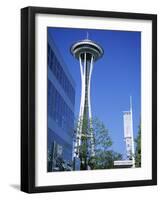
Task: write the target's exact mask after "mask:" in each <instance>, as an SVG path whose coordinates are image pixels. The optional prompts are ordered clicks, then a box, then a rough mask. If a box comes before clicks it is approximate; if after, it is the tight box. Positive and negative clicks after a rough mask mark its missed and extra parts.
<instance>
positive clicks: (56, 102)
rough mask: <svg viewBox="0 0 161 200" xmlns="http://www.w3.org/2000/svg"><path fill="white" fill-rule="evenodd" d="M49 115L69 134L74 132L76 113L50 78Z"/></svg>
mask: <svg viewBox="0 0 161 200" xmlns="http://www.w3.org/2000/svg"><path fill="white" fill-rule="evenodd" d="M48 115H49V116H50V117H51V118H52V119H53V120H54V121H55V122H56V123H57V124H58V126H59V127H60V128H62V129H63V130H65V131H66V133H68V134H72V133H73V126H74V113H73V112H72V111H71V109H70V108H69V106H68V105H67V104H66V102H65V101H64V99H63V97H62V96H61V95H60V94H59V92H58V91H57V90H56V88H55V87H54V86H53V84H52V82H51V81H50V80H49V79H48Z"/></svg>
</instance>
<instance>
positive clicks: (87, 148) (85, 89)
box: [71, 33, 103, 169]
mask: <svg viewBox="0 0 161 200" xmlns="http://www.w3.org/2000/svg"><path fill="white" fill-rule="evenodd" d="M71 53H72V55H73V56H74V57H75V58H76V59H77V60H78V61H79V65H80V74H81V100H80V110H79V119H78V127H77V130H76V138H75V141H74V156H73V157H74V158H75V159H77V160H80V168H81V169H87V166H88V159H89V158H90V157H93V156H94V155H95V149H94V135H93V131H92V111H91V98H90V88H91V76H92V70H93V65H94V62H96V61H97V60H98V59H100V58H101V57H102V56H103V49H102V47H101V46H100V45H99V44H97V43H96V42H94V41H92V40H89V39H88V33H87V38H86V39H84V40H81V41H78V42H76V43H74V44H73V45H72V47H71ZM82 146H83V147H84V149H83V151H84V155H85V156H84V157H83V156H82V151H81V150H80V149H81V148H80V147H82ZM81 166H83V167H81ZM77 168H79V167H77Z"/></svg>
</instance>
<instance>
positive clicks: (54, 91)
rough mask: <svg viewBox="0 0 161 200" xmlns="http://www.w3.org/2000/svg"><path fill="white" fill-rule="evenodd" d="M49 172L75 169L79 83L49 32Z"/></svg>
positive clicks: (50, 31) (49, 30) (49, 31)
mask: <svg viewBox="0 0 161 200" xmlns="http://www.w3.org/2000/svg"><path fill="white" fill-rule="evenodd" d="M47 67H48V84H47V85H48V89H47V91H48V94H47V97H48V105H47V106H48V138H47V143H48V144H47V148H48V162H47V163H48V166H47V168H48V172H51V171H61V170H70V168H71V166H72V164H71V163H72V151H73V134H74V105H75V83H74V80H73V78H72V77H71V75H70V73H69V71H68V68H67V66H66V65H65V63H64V61H63V59H62V56H61V55H60V53H59V51H58V49H57V48H56V45H55V43H54V40H53V37H52V30H51V29H50V28H48V44H47Z"/></svg>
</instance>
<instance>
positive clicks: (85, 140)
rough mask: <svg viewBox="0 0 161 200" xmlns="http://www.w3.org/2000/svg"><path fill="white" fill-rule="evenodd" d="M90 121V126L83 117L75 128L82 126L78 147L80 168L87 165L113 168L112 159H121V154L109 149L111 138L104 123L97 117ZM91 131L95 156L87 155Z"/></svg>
mask: <svg viewBox="0 0 161 200" xmlns="http://www.w3.org/2000/svg"><path fill="white" fill-rule="evenodd" d="M82 123H83V124H82ZM90 123H91V124H92V126H90V124H89V121H88V120H86V119H85V118H84V119H83V121H80V120H79V122H78V123H77V130H80V127H82V130H80V132H81V133H82V136H81V146H80V148H79V153H80V160H81V169H87V165H89V166H90V168H91V169H108V168H113V167H114V165H113V163H114V160H120V159H122V155H121V154H119V153H117V152H115V151H113V150H111V147H112V140H111V138H110V135H109V131H108V129H107V128H106V127H105V125H104V123H103V122H101V121H100V120H99V119H97V118H95V119H92V120H91V122H90ZM91 132H92V133H93V135H94V147H95V156H93V157H90V156H89V157H88V154H89V148H88V144H89V139H90V136H91Z"/></svg>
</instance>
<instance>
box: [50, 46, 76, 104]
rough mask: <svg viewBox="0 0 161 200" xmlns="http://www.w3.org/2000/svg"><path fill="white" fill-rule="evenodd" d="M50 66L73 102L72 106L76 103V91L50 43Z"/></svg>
mask: <svg viewBox="0 0 161 200" xmlns="http://www.w3.org/2000/svg"><path fill="white" fill-rule="evenodd" d="M48 66H49V68H50V69H51V71H52V73H53V74H54V76H55V77H56V79H57V80H58V82H59V83H60V85H61V86H62V88H63V90H64V91H65V93H66V94H67V96H68V97H69V99H70V100H71V102H72V104H73V105H74V103H75V90H74V88H73V86H72V85H71V83H70V81H69V80H68V78H67V76H66V74H65V72H64V70H63V68H62V67H61V65H60V63H59V61H58V59H57V57H56V55H55V53H54V52H53V50H52V48H51V47H50V44H49V43H48Z"/></svg>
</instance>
